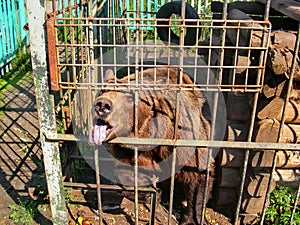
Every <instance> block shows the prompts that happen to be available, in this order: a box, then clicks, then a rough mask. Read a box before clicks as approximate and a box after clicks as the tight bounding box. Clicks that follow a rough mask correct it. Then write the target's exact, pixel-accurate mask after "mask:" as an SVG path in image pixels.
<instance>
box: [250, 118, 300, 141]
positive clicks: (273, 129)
mask: <svg viewBox="0 0 300 225" xmlns="http://www.w3.org/2000/svg"><path fill="white" fill-rule="evenodd" d="M279 126H280V123H279V122H278V121H277V120H276V119H273V120H272V119H265V120H262V121H260V122H258V123H257V127H256V130H255V135H254V137H255V138H254V139H255V141H256V142H270V143H275V142H277V136H278V131H279ZM280 142H281V143H299V142H300V125H298V124H288V125H284V127H283V134H282V137H281V140H280Z"/></svg>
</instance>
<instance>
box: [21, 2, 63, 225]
mask: <svg viewBox="0 0 300 225" xmlns="http://www.w3.org/2000/svg"><path fill="white" fill-rule="evenodd" d="M45 5H46V4H45V0H30V1H27V11H28V23H29V31H30V49H31V59H32V69H33V75H34V82H35V85H36V101H37V111H38V115H39V123H40V124H39V125H40V133H41V144H42V149H43V157H44V165H45V173H46V178H47V186H48V192H49V196H50V204H51V211H52V218H53V224H55V225H56V224H57V225H63V224H68V219H67V211H66V205H65V198H64V188H63V183H62V171H61V162H60V155H59V146H58V141H57V140H54V141H50V140H49V139H47V138H46V135H49V134H51V136H56V135H57V132H56V124H55V115H54V109H53V101H52V98H51V95H50V94H49V87H48V76H47V63H46V38H45V18H46V13H45Z"/></svg>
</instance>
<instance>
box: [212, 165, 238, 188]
mask: <svg viewBox="0 0 300 225" xmlns="http://www.w3.org/2000/svg"><path fill="white" fill-rule="evenodd" d="M218 177H219V187H224V188H235V187H238V186H239V185H240V183H241V175H240V170H239V169H237V168H229V167H222V168H221V169H220V176H218Z"/></svg>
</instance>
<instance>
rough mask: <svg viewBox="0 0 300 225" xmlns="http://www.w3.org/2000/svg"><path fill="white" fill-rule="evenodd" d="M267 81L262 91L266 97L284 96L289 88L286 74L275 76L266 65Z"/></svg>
mask: <svg viewBox="0 0 300 225" xmlns="http://www.w3.org/2000/svg"><path fill="white" fill-rule="evenodd" d="M265 81H266V82H265V84H264V86H263V90H262V92H263V94H264V96H265V97H266V98H272V97H275V96H276V97H281V98H284V96H285V95H286V90H287V82H286V76H274V74H273V73H272V71H271V70H270V69H269V68H268V67H266V73H265Z"/></svg>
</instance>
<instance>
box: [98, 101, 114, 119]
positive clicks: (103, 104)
mask: <svg viewBox="0 0 300 225" xmlns="http://www.w3.org/2000/svg"><path fill="white" fill-rule="evenodd" d="M111 110H112V102H111V101H110V100H109V99H107V98H98V99H97V100H96V102H95V111H96V113H97V114H98V115H99V116H105V115H107V114H109V113H110V112H111Z"/></svg>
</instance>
